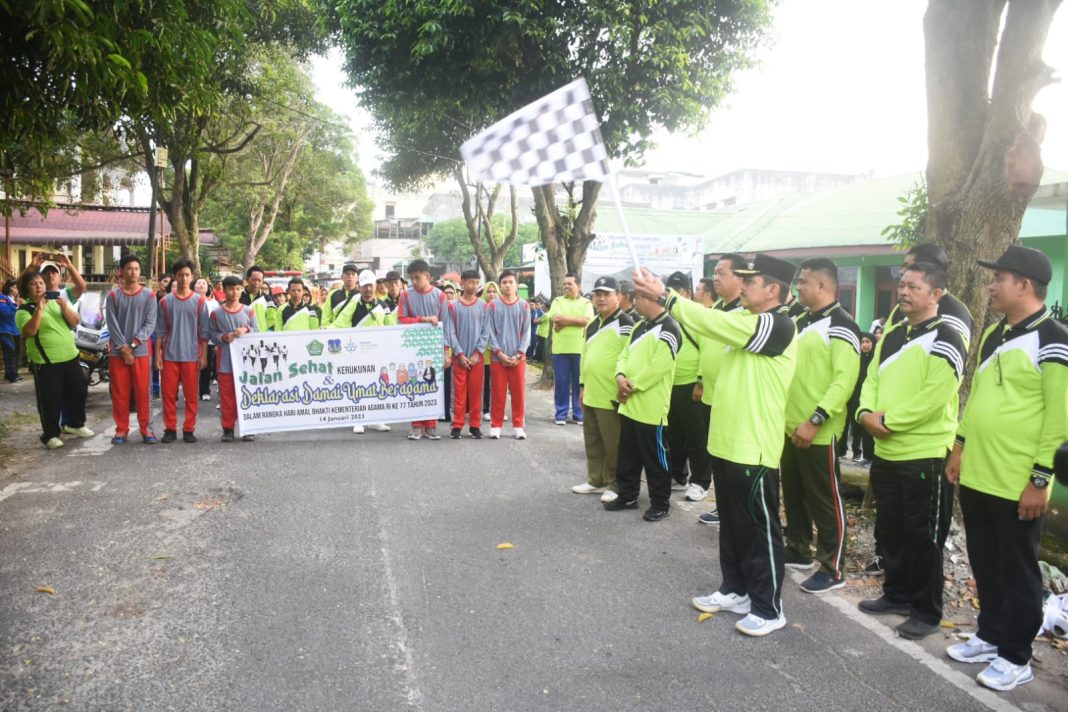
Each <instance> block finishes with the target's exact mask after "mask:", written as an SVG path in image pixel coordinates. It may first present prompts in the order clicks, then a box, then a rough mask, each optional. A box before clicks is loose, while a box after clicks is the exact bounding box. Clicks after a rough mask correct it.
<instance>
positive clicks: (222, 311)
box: [208, 304, 259, 373]
mask: <svg viewBox="0 0 1068 712" xmlns="http://www.w3.org/2000/svg"><path fill="white" fill-rule="evenodd" d="M243 327H248V329H249V331H250V332H254V331H259V327H258V325H257V324H256V312H255V311H253V309H252V307H249V306H245V305H244V304H242V305H241V306H240V307H239V308H238V310H237V311H227V309H226V308H225V307H224V306H223V305H222V304H220V305H219V307H218V309H216V310H215V311H213V312H212V313H211V316H210V318H209V329H208V333H209V335H210V339H211V343H213V344H215V345H216V346H218V347H219V348H217V349H215V363H216V370H217V371H218V372H219V373H233V372H234V365H233V363H232V362H231V361H230V344H227V343H223V340H222V336H223V334H229V333H230V332H232V331H233V330H234V329H240V328H243Z"/></svg>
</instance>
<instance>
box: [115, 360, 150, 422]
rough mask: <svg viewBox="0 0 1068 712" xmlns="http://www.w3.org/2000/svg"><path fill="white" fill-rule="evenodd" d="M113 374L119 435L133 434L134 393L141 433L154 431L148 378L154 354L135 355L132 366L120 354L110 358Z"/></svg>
mask: <svg viewBox="0 0 1068 712" xmlns="http://www.w3.org/2000/svg"><path fill="white" fill-rule="evenodd" d="M108 363H109V364H110V367H109V369H108V371H109V372H110V377H111V416H112V417H113V418H114V419H115V435H117V436H122V437H126V436H127V435H129V434H130V394H131V393H133V397H134V402H135V403H136V404H137V425H138V427H139V428H140V430H141V435H142V436H145V435H148V434H149V433H150V432H151V431H152V421H151V418H152V410H151V406H150V405H149V401H148V379H149V374H150V373H151V370H152V361H151V357H150V356H135V357H134V363H133V365H132V366H127V365H126V362H125V361H123V360H122V356H121V355H119V354H113V355H112V357H111V359H110V360H109V361H108Z"/></svg>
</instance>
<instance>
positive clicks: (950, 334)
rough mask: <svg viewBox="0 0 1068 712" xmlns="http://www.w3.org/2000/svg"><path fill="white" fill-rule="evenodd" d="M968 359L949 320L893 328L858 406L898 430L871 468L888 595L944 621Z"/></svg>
mask: <svg viewBox="0 0 1068 712" xmlns="http://www.w3.org/2000/svg"><path fill="white" fill-rule="evenodd" d="M966 358H967V348H966V347H965V345H964V339H962V338H961V335H960V332H959V331H957V330H956V328H954V327H952V326H950V325H949V324H948V323H946V322H945V321H944V320H943V319H942V317H939V316H935V317H932V318H931V319H928V320H927V321H925V322H923V323H922V324H917V325H912V324H905V325H902V326H899V327H897V328H894V329H891V330H890V331H888V332H886V334H885V335H884V336H883V338H882V340H881V341H879V344H878V346H876V347H875V356H874V357H873V359H872V362H871V365H870V366H869V367H868V377H867V379H866V380H865V381H864V388H863V389H862V391H861V394H860V409H859V410H858V411H857V419H858V420H859V419H860V418H861V417H863V416H864V414H865V413H882V414H883V415H882V416H881V419H882V421H883V424H884V425H885V426H886V428H887V429H888V430H889V431H890V436H889V437H885V438H876V439H875V459H874V460H873V461H872V466H871V486H872V492H873V493H874V495H875V505H876V508H877V515H876V518H875V536H876V539H877V540H878V545H879V551H880V554H881V556H882V563H883V570H884V571H885V579H884V582H883V595H884V596H885V597H886V598H887V599H888V600H890V601H892V602H894V603H897V604H908V605H909V606H910V608H911V615H912V617H914V618H918V619H920V620H922V621H924V622H926V623H930V624H937V623H938V622H939V621H940V620H941V619H942V547H943V545H944V544H945V540H946V536H947V535H948V534H949V523H950V517H951V515H952V513H953V490H952V488H951V487H950V485H949V482H948V480H946V476H945V471H944V470H945V459H946V453H947V451H948V449H949V447H950V445H951V444H952V442H953V435H954V432H955V431H956V429H957V428H956V426H957V406H956V404H957V389H958V388H959V387H960V379H961V374H962V373H963V372H964V363H965V359H966Z"/></svg>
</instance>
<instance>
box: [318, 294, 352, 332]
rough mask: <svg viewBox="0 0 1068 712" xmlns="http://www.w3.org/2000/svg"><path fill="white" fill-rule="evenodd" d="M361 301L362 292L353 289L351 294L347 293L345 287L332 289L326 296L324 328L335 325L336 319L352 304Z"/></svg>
mask: <svg viewBox="0 0 1068 712" xmlns="http://www.w3.org/2000/svg"><path fill="white" fill-rule="evenodd" d="M358 301H360V290H359V289H353V290H352V291H351V292H346V291H345V288H344V287H340V288H338V289H331V290H330V293H329V294H327V295H326V301H325V302H323V306H322V312H323V328H324V329H325V328H327V327H328V326H330V325H331V324H333V323H334V319H336V318H337V316H338V314H340V313H341V312H342V311H344V309H345V308H346V307H348V306H349V305H350V304H352V302H358Z"/></svg>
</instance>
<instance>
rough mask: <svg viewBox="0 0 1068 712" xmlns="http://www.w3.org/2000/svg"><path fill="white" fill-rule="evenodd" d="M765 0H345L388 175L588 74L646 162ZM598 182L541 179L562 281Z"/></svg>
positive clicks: (703, 95) (358, 77)
mask: <svg viewBox="0 0 1068 712" xmlns="http://www.w3.org/2000/svg"><path fill="white" fill-rule="evenodd" d="M770 4H771V2H770V1H769V0H714V1H710V0H665V1H663V2H657V3H628V2H619V0H585V1H581V2H580V1H579V0H560V1H558V2H552V3H546V2H541V0H524V1H522V2H490V1H485V0H417V1H416V2H399V1H398V0H386V1H385V2H383V1H382V0H338V2H337V3H336V12H337V17H336V20H337V22H338V23H339V29H340V37H341V41H342V43H343V45H344V47H345V50H346V53H347V67H348V71H349V75H350V77H351V78H352V80H353V84H354V85H355V86H356V87H357V91H358V92H359V96H360V99H361V102H362V103H363V104H364V105H365V106H367V107H368V109H369V110H370V111H371V113H372V115H373V116H374V117H375V120H376V122H377V124H378V127H379V129H380V131H381V132H382V134H383V135H384V142H383V143H384V146H383V147H384V148H385V149H386V151H387V153H388V154H389V157H388V159H387V162H386V173H387V175H392V176H396V177H404V176H408V177H411V178H412V179H416V180H417V179H425V178H427V177H431V176H445V175H450V174H452V173H453V172H454V171H455V170H456V163H457V158H456V153H457V148H458V147H459V145H460V143H462V141H463V140H464V139H466V138H468V137H469V136H470V135H472V134H473V133H475V132H476V131H477V130H479V129H481V128H483V127H485V126H486V125H488V124H490V123H492V122H493V121H495V120H496V119H498V118H501V117H503V116H504V115H505V114H507V113H509V112H511V111H512V110H514V109H516V108H518V107H520V106H522V105H524V104H527V103H529V102H531V101H533V100H534V99H536V98H538V97H540V96H542V95H544V94H547V93H549V92H550V91H552V90H554V89H557V88H559V87H560V86H562V85H564V84H566V83H568V82H569V81H571V80H572V79H574V78H575V77H576V76H584V77H585V78H586V79H587V80H588V81H589V83H590V86H591V90H592V92H593V97H594V103H595V105H596V106H597V108H598V111H599V113H600V117H601V120H602V126H601V129H602V134H603V136H604V139H605V143H606V144H607V146H608V149H609V152H610V154H611V155H612V156H613V157H614V158H617V159H622V160H630V161H636V160H640V158H641V156H642V154H643V152H644V151H645V150H646V149H647V148H648V147H649V137H650V136H651V134H652V133H653V131H654V130H655V129H656V128H658V127H663V128H666V129H668V130H671V131H676V130H683V129H688V128H696V127H699V126H700V125H701V124H702V123H703V122H704V120H705V119H706V118H707V116H708V114H709V112H710V111H711V109H712V108H713V107H715V106H716V105H717V104H718V103H719V102H720V101H721V100H722V99H723V97H724V96H725V95H726V94H727V92H728V91H729V90H730V86H731V77H732V75H733V73H734V72H735V71H736V70H737V69H739V68H742V67H746V66H749V64H750V55H751V53H752V51H753V49H754V47H755V46H756V44H757V43H758V42H759V41H761V39H762V38H763V36H764V31H765V29H766V28H767V26H768V24H769V19H770V18H769V11H768V8H769V5H770ZM600 187H601V186H600V184H599V183H596V182H586V183H585V184H584V185H582V186H563V189H564V193H563V194H564V195H565V196H566V200H565V204H564V205H562V206H561V205H558V203H557V196H558V193H557V189H558V188H560V186H543V187H539V188H535V189H534V199H535V206H536V213H537V219H538V224H539V227H540V232H541V239H542V241H543V243H544V245H545V247H546V251H547V253H548V257H549V264H550V271H551V276H552V283H553V293H554V294H556V293H559V291H560V289H561V285H562V283H563V276H564V273H565V272H567V271H568V270H571V271H574V272H576V273H580V272H581V270H582V264H583V262H584V260H585V255H586V248H587V247H588V246H589V244H590V242H592V240H593V237H594V235H593V231H592V228H593V224H594V221H595V219H596V214H597V211H596V204H597V197H598V195H599V193H600Z"/></svg>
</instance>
